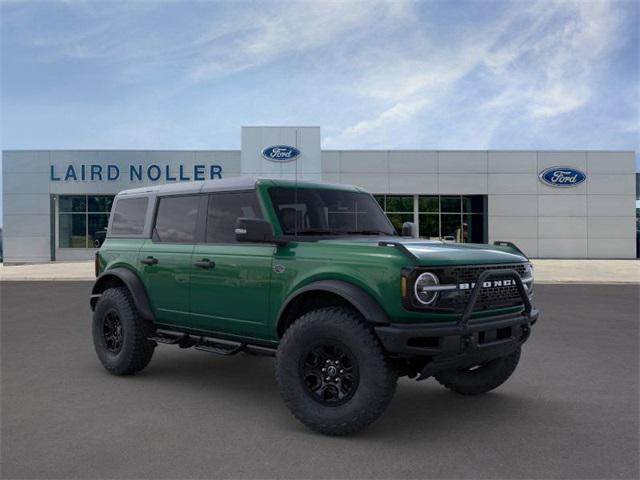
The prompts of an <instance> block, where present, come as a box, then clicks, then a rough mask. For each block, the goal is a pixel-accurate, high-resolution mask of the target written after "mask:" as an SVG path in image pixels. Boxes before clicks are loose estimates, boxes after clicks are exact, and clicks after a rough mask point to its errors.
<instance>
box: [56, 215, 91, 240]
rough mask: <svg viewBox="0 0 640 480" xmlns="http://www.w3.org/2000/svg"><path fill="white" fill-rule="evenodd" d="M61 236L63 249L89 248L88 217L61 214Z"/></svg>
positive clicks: (59, 228) (59, 229)
mask: <svg viewBox="0 0 640 480" xmlns="http://www.w3.org/2000/svg"><path fill="white" fill-rule="evenodd" d="M58 218H59V222H60V223H59V227H58V231H59V235H60V247H61V248H87V217H86V215H83V214H78V213H61V214H60V216H59V217H58Z"/></svg>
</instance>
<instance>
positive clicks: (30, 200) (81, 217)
mask: <svg viewBox="0 0 640 480" xmlns="http://www.w3.org/2000/svg"><path fill="white" fill-rule="evenodd" d="M320 145H321V136H320V128H319V127H243V128H242V132H241V149H240V150H206V151H186V150H175V151H158V150H50V151H47V150H23V151H4V152H3V198H2V201H3V212H4V213H3V250H4V252H3V253H4V261H5V262H6V263H31V262H48V261H55V260H81V259H90V258H92V257H93V254H94V252H95V247H96V245H99V244H100V243H101V242H102V240H103V239H104V233H105V232H104V231H105V228H106V225H107V221H108V218H109V210H110V207H111V201H112V198H113V196H114V195H115V194H116V193H118V192H119V191H121V190H124V189H127V188H134V187H139V186H143V185H148V184H154V183H167V182H177V181H189V180H205V179H217V178H226V177H233V176H240V175H251V176H257V177H272V178H290V179H294V178H298V179H299V180H310V181H321V182H327V183H338V184H354V185H359V186H361V187H364V188H365V189H367V190H369V191H370V192H371V193H373V194H375V195H376V198H377V199H378V201H379V202H380V204H381V206H382V207H383V208H384V209H385V211H386V212H387V215H388V216H389V218H390V219H391V220H392V222H393V223H394V225H395V226H396V227H397V228H398V229H400V228H401V226H402V224H403V223H404V222H407V221H410V222H414V223H415V224H416V227H417V228H416V234H417V235H418V236H420V237H423V238H441V239H444V240H445V241H458V242H480V243H484V242H493V241H496V240H505V241H511V242H514V243H515V244H516V245H518V247H520V248H521V249H522V250H523V251H524V252H525V253H526V254H527V255H529V256H530V257H532V258H636V222H635V216H636V213H635V200H636V174H635V153H634V152H633V151H504V150H500V151H436V150H322V149H321V146H320ZM273 146H285V147H294V148H295V149H296V150H297V152H299V155H298V156H297V158H295V159H294V160H292V161H288V162H274V161H272V159H269V158H268V156H267V155H265V154H264V152H265V149H268V148H269V147H273Z"/></svg>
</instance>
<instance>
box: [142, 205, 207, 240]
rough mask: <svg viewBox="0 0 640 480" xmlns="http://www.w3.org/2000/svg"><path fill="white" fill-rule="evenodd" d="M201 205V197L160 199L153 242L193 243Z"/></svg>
mask: <svg viewBox="0 0 640 480" xmlns="http://www.w3.org/2000/svg"><path fill="white" fill-rule="evenodd" d="M199 204H200V196H199V195H188V196H180V197H164V198H160V199H159V203H158V213H157V214H156V225H155V228H154V229H153V241H154V242H164V243H193V242H194V240H195V235H196V221H197V220H198V205H199Z"/></svg>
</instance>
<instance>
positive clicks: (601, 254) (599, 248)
mask: <svg viewBox="0 0 640 480" xmlns="http://www.w3.org/2000/svg"><path fill="white" fill-rule="evenodd" d="M588 253H589V257H590V258H636V240H635V238H607V239H604V238H590V239H589V244H588Z"/></svg>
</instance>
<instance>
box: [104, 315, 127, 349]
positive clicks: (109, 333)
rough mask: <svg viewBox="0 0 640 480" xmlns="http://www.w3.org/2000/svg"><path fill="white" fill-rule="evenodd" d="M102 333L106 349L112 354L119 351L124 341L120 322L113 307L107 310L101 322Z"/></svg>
mask: <svg viewBox="0 0 640 480" xmlns="http://www.w3.org/2000/svg"><path fill="white" fill-rule="evenodd" d="M102 335H103V336H104V343H105V345H106V347H107V350H108V351H109V352H111V353H113V354H116V355H117V354H118V353H120V350H122V344H123V341H124V332H123V329H122V322H121V321H120V317H119V316H118V312H117V311H116V310H115V309H111V310H109V311H107V313H106V314H105V316H104V321H103V324H102Z"/></svg>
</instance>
